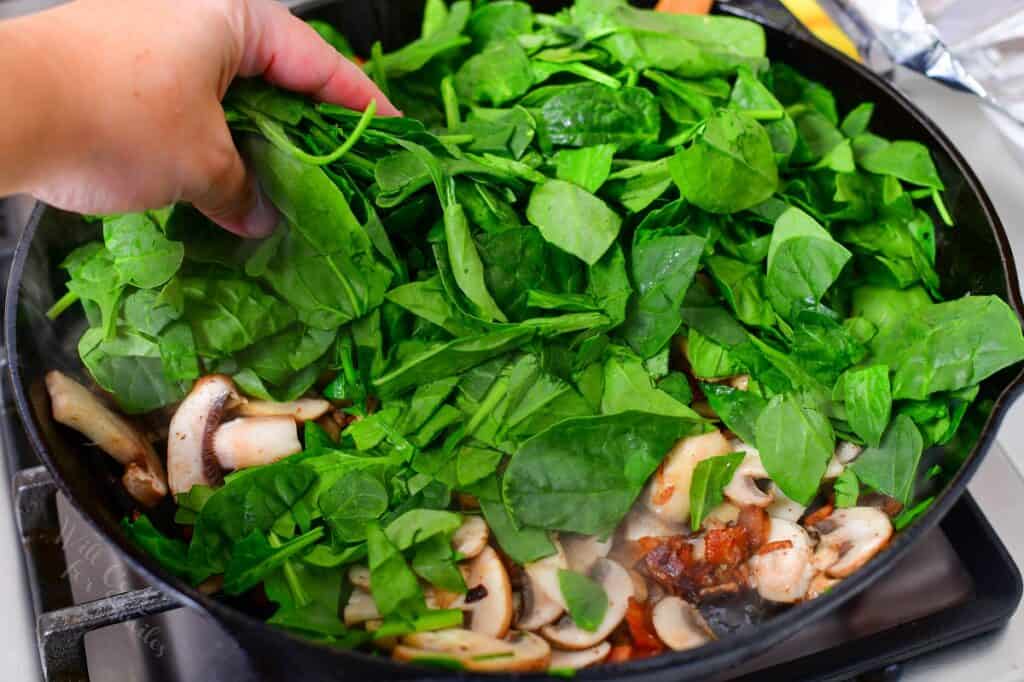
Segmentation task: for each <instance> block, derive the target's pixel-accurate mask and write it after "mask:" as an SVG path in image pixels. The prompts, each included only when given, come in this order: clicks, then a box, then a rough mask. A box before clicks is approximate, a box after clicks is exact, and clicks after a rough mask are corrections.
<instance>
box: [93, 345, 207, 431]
mask: <svg viewBox="0 0 1024 682" xmlns="http://www.w3.org/2000/svg"><path fill="white" fill-rule="evenodd" d="M78 355H79V357H81V358H82V363H83V364H84V365H85V367H86V369H88V370H89V374H91V375H92V377H93V379H95V380H96V383H97V384H99V385H100V386H102V387H103V389H104V390H106V391H109V392H110V393H111V395H113V396H114V399H115V400H116V401H117V404H118V406H119V407H120V408H121V409H122V410H124V411H125V412H127V413H129V414H139V413H143V412H150V411H152V410H155V409H157V408H159V407H163V406H164V405H169V404H171V403H174V402H177V401H179V400H181V399H182V398H184V397H185V393H186V390H187V388H188V387H187V385H185V384H184V383H181V382H178V381H170V380H168V379H167V377H166V376H165V374H164V366H163V360H162V359H161V355H160V347H159V346H158V345H157V344H156V343H153V341H151V340H150V339H149V338H147V337H145V336H142V335H141V334H137V333H134V332H132V331H128V330H120V331H119V332H118V334H117V335H116V336H114V337H112V338H109V339H106V338H104V333H103V330H102V329H100V328H98V327H93V328H92V329H88V330H86V332H85V333H84V334H82V338H81V339H79V341H78Z"/></svg>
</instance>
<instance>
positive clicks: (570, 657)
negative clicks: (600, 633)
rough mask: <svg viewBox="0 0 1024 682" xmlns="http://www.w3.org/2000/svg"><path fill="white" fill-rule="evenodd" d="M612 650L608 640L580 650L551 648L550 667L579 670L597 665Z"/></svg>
mask: <svg viewBox="0 0 1024 682" xmlns="http://www.w3.org/2000/svg"><path fill="white" fill-rule="evenodd" d="M611 651H612V645H611V644H609V643H608V642H601V643H600V644H598V645H597V646H592V647H590V648H589V649H583V650H581V651H560V650H558V649H552V650H551V667H552V668H557V669H559V670H580V669H581V668H587V667H589V666H592V665H597V664H598V663H601V662H602V661H604V659H606V658H608V654H610V653H611Z"/></svg>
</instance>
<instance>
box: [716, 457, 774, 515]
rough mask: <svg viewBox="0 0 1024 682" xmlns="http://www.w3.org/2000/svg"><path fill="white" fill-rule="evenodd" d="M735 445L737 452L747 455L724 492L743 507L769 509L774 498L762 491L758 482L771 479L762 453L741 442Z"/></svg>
mask: <svg viewBox="0 0 1024 682" xmlns="http://www.w3.org/2000/svg"><path fill="white" fill-rule="evenodd" d="M733 443H734V444H735V447H736V450H737V451H740V450H742V451H744V452H746V453H747V454H746V456H745V457H744V458H743V461H742V462H740V465H739V466H738V467H736V471H735V472H734V473H733V475H732V479H731V480H730V481H729V485H727V486H725V489H724V490H723V491H722V492H723V493H724V494H725V496H726V497H727V498H728V499H730V500H732V501H733V502H734V503H736V504H737V505H739V506H741V507H748V506H752V507H761V508H764V507H767V506H768V505H770V504H771V503H772V501H773V500H774V497H773V496H772V494H771V493H770V492H765V491H763V490H761V488H760V487H758V485H757V482H758V481H763V480H767V479H769V478H770V477H769V476H768V471H767V470H766V469H765V468H764V464H763V463H762V462H761V453H760V452H758V451H757V450H755V449H754V448H752V447H750V446H749V445H746V444H745V443H741V442H740V441H733Z"/></svg>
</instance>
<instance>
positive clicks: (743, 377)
mask: <svg viewBox="0 0 1024 682" xmlns="http://www.w3.org/2000/svg"><path fill="white" fill-rule="evenodd" d="M727 383H728V384H729V385H730V386H732V387H733V388H735V389H736V390H737V391H746V390H748V389H749V388H750V375H749V374H737V375H736V376H734V377H731V378H730V379H729V381H728V382H727Z"/></svg>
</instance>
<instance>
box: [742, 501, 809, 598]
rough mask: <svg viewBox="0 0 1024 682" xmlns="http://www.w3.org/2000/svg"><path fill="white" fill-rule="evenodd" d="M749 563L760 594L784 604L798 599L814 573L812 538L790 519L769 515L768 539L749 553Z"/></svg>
mask: <svg viewBox="0 0 1024 682" xmlns="http://www.w3.org/2000/svg"><path fill="white" fill-rule="evenodd" d="M773 543H775V545H774V547H773ZM764 550H768V551H764ZM750 567H751V569H752V570H753V582H754V586H755V587H756V588H757V592H758V594H760V595H761V596H762V597H764V598H765V599H767V600H768V601H774V602H782V603H786V604H792V603H794V602H796V601H799V600H800V599H803V597H804V595H805V594H807V588H808V586H809V585H810V583H811V578H813V577H814V573H815V571H814V567H813V566H811V538H810V537H809V536H808V535H807V531H805V530H804V529H803V528H802V527H800V526H798V525H797V524H795V523H793V522H792V521H786V520H784V519H772V520H771V530H770V531H769V533H768V542H767V543H766V544H765V545H764V546H763V547H762V553H758V554H756V555H755V556H753V557H751V559H750Z"/></svg>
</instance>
